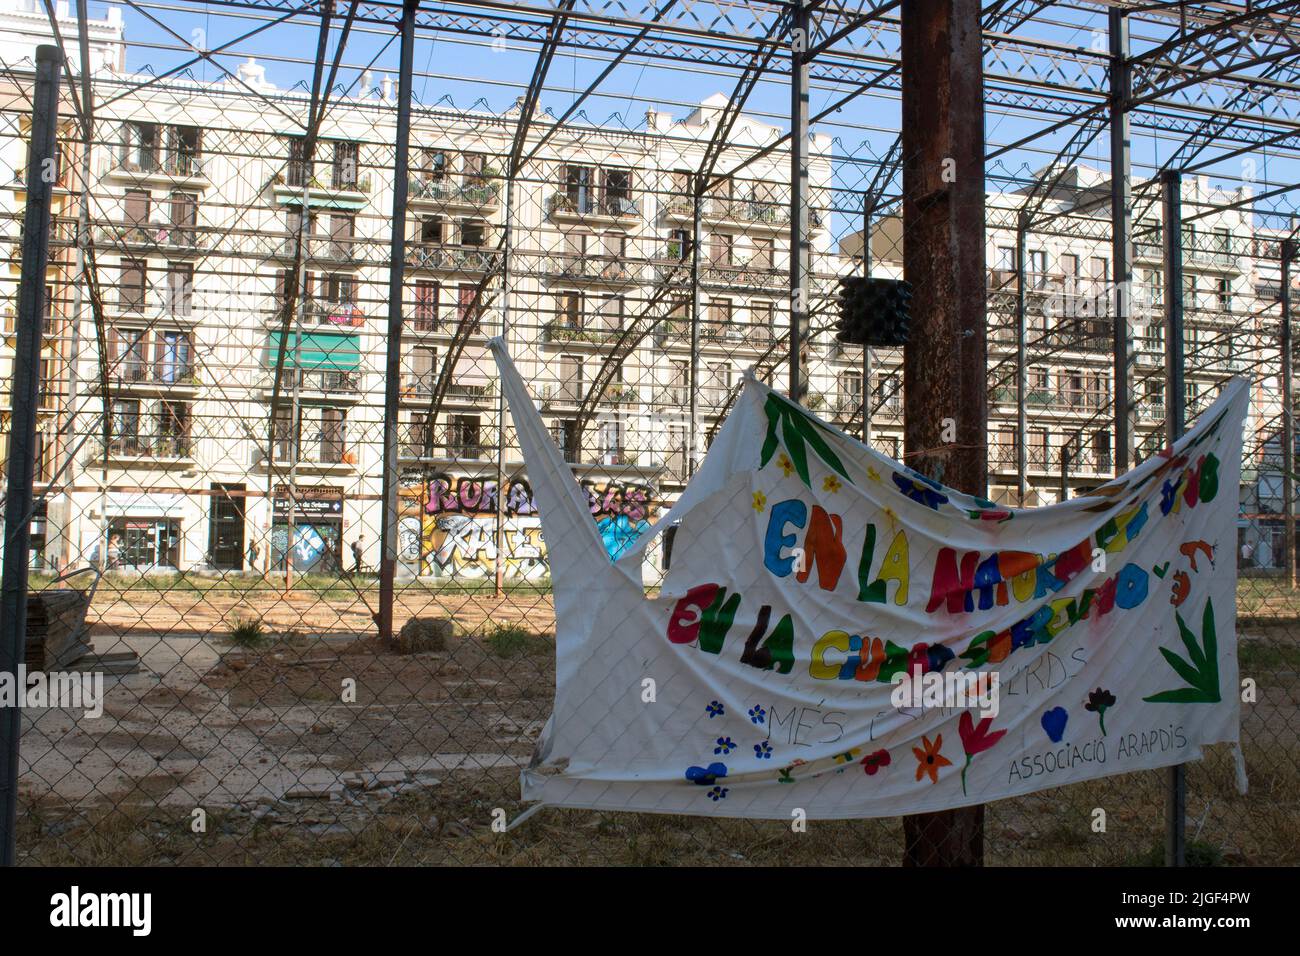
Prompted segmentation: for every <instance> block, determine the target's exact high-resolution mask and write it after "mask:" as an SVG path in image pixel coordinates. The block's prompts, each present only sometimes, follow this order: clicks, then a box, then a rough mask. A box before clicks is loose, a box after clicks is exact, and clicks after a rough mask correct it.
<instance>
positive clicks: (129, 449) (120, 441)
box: [87, 435, 194, 467]
mask: <svg viewBox="0 0 1300 956" xmlns="http://www.w3.org/2000/svg"><path fill="white" fill-rule="evenodd" d="M103 458H104V443H103V440H102V439H101V440H99V441H97V442H95V443H94V444H93V447H92V448H91V450H90V454H89V457H88V459H87V464H93V463H95V462H97V461H103ZM193 458H194V447H193V442H192V439H191V438H190V436H188V435H116V436H114V437H113V438H112V439H110V441H109V443H108V460H109V461H110V462H115V463H117V464H120V465H124V466H128V467H129V466H131V465H135V464H147V463H158V464H168V463H179V462H189V461H192V460H193Z"/></svg>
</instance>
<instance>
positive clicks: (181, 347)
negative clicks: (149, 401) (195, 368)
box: [158, 329, 191, 385]
mask: <svg viewBox="0 0 1300 956" xmlns="http://www.w3.org/2000/svg"><path fill="white" fill-rule="evenodd" d="M190 371H191V368H190V335H189V333H188V332H182V331H180V330H179V329H164V330H163V331H161V332H159V333H158V379H159V381H161V382H164V383H166V384H168V385H172V384H175V383H177V382H183V381H185V380H186V379H187V378H188V377H189V375H190Z"/></svg>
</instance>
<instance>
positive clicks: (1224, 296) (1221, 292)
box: [1214, 279, 1232, 312]
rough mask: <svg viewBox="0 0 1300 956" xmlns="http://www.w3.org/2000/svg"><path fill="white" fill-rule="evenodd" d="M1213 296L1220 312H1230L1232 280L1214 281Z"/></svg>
mask: <svg viewBox="0 0 1300 956" xmlns="http://www.w3.org/2000/svg"><path fill="white" fill-rule="evenodd" d="M1214 295H1215V298H1216V299H1217V300H1218V305H1219V311H1220V312H1231V311H1232V280H1231V279H1216V280H1215V283H1214Z"/></svg>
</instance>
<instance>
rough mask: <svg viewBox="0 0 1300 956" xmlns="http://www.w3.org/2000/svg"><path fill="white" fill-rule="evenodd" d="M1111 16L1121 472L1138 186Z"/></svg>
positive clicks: (1115, 19)
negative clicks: (1134, 190) (1134, 179)
mask: <svg viewBox="0 0 1300 956" xmlns="http://www.w3.org/2000/svg"><path fill="white" fill-rule="evenodd" d="M1109 17H1110V222H1111V240H1110V241H1111V259H1112V267H1111V276H1112V279H1113V281H1114V283H1115V295H1114V303H1115V315H1114V327H1113V338H1114V342H1113V350H1114V353H1115V369H1114V374H1115V474H1116V475H1122V474H1123V473H1124V472H1126V471H1128V469H1129V466H1130V465H1131V464H1132V462H1133V459H1134V454H1133V447H1134V446H1133V434H1134V427H1133V426H1134V419H1133V352H1132V349H1131V347H1130V346H1131V344H1132V318H1133V187H1132V163H1131V157H1130V136H1129V116H1128V104H1129V98H1130V95H1131V93H1132V77H1131V74H1130V70H1129V35H1128V17H1127V16H1126V15H1125V13H1124V11H1123V10H1120V9H1116V8H1112V9H1111V10H1110V13H1109Z"/></svg>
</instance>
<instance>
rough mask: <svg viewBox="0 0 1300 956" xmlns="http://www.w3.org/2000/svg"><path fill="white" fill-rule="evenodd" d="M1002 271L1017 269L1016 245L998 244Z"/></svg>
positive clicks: (999, 268) (999, 265)
mask: <svg viewBox="0 0 1300 956" xmlns="http://www.w3.org/2000/svg"><path fill="white" fill-rule="evenodd" d="M997 268H998V270H999V271H1000V272H1015V271H1016V247H1015V246H998V265H997Z"/></svg>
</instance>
